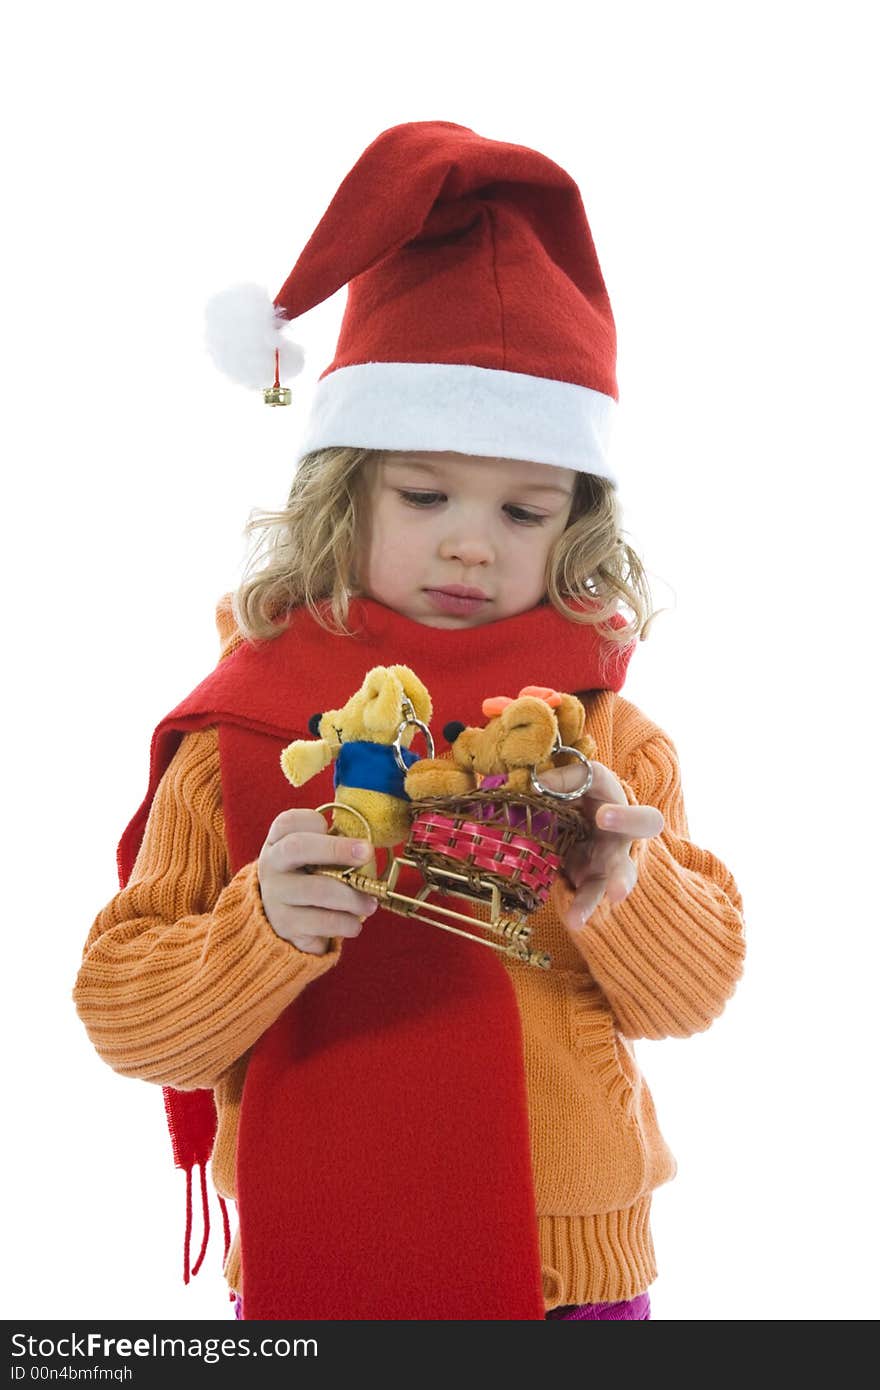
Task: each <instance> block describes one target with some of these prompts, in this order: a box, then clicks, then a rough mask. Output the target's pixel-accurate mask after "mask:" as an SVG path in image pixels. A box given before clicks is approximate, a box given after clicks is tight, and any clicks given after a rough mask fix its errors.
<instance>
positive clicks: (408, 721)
mask: <svg viewBox="0 0 880 1390" xmlns="http://www.w3.org/2000/svg"><path fill="white" fill-rule="evenodd" d="M410 724H414V725H415V726H416V728H417V729H421V731H422V733H423V734H424V735H425V743H426V744H427V746H428V757H429V758H433V756H434V740H433V739H432V737H431V730H430V729H429V728H428V726H427V724H423V723H422V721H421V719H416V717H415V714H413V716H412V718H411V719H404V721H403V723H402V724H401V725H400V727H399V728H398V730H397V737H396V739H395V740H394V744H393V747H394V757H395V759H396V761H397V766H398V767H399V768H400V770H401V772H408V771H409V765H408V763H405V762H404V761H403V758H402V757H401V753H400V737H401V734H402V733H403V731H404V729H406V728H408V727H409V725H410Z"/></svg>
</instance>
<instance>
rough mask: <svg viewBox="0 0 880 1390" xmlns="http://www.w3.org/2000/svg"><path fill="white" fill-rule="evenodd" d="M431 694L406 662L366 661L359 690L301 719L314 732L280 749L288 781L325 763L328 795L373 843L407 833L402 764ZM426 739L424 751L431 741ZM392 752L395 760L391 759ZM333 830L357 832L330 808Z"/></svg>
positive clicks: (426, 716) (425, 719)
mask: <svg viewBox="0 0 880 1390" xmlns="http://www.w3.org/2000/svg"><path fill="white" fill-rule="evenodd" d="M431 714H432V705H431V697H430V695H429V694H428V691H427V690H426V688H425V686H424V685H423V684H422V682H421V681H420V680H419V678H418V676H416V675H415V673H414V672H413V671H411V670H410V668H409V667H408V666H374V667H373V668H372V670H370V671H368V672H367V674H366V676H365V677H364V681H363V684H362V685H361V688H360V689H359V690H358V691H356V692H355V694H354V695H352V696H351V698H350V699H349V700H347V701H346V703H345V704H344V705H342V706H341V708H340V709H330V710H325V711H324V712H323V713H322V714H315V715H313V716H312V718H311V719H310V720H309V728H310V729H311V731H312V733H314V734H316V735H317V736H318V737H317V738H316V740H315V741H314V742H311V741H309V740H306V739H295V740H294V742H293V743H290V744H288V746H287V747H286V748H285V749H284V751H283V753H282V754H281V767H282V769H283V771H284V775H285V776H286V777H287V779H288V781H290V782H292V783H293V785H294V786H295V787H301V786H302V785H303V784H304V783H305V782H308V781H309V780H310V778H312V777H314V776H316V775H317V773H319V772H322V771H323V769H324V768H325V767H327V766H329V764H330V763H331V762H334V761H335V767H334V769H333V795H334V800H335V801H337V802H342V803H343V805H344V806H350V807H351V808H352V810H353V811H358V812H360V815H361V816H363V818H364V820H365V821H366V822H367V825H368V827H369V831H370V837H371V839H372V842H373V844H374V845H382V846H386V847H393V846H395V845H399V844H400V843H402V841H404V840H405V839H406V837H407V834H408V832H409V814H408V807H409V802H408V800H407V796H406V794H405V791H404V768H403V767H401V765H400V763H401V762H403V764H405V766H406V767H409V766H410V765H411V764H413V763H415V762H416V760H417V755H416V754H415V753H413V752H411V751H410V748H409V745H410V744H411V743H412V741H413V738H414V737H415V735H416V733H417V732H418V729H419V727H421V728H422V731H423V732H424V733H425V734H427V725H428V723H429V721H430V719H431ZM428 739H429V751H430V752H433V745H432V744H431V743H430V735H428ZM398 755H399V758H400V761H398ZM332 825H333V828H334V829H335V830H336V831H337V832H338V833H339V834H340V835H352V836H355V837H356V838H358V839H360V838H363V836H364V826H363V822H362V821H361V820H360V819H359V818H358V816H356V815H352V814H350V813H349V812H347V811H346V810H344V809H341V808H339V807H335V808H334V810H333V816H332Z"/></svg>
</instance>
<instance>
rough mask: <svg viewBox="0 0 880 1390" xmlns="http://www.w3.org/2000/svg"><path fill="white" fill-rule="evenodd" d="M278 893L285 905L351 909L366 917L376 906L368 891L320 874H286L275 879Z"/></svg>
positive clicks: (346, 910) (340, 909)
mask: <svg viewBox="0 0 880 1390" xmlns="http://www.w3.org/2000/svg"><path fill="white" fill-rule="evenodd" d="M278 892H279V895H280V898H281V902H282V903H283V904H284V906H285V907H317V908H323V909H324V911H325V912H326V911H329V912H350V913H353V914H354V915H355V917H368V916H369V915H370V913H372V912H375V910H376V908H377V907H378V903H377V901H376V899H375V898H372V897H370V895H369V893H362V892H361V891H360V890H359V889H357V888H352V887H350V886H349V884H347V883H341V882H340V880H339V879H338V878H328V877H326V876H325V875H324V874H322V873H316V874H285V875H283V877H282V878H281V879H280V880H279V881H278Z"/></svg>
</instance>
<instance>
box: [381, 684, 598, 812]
mask: <svg viewBox="0 0 880 1390" xmlns="http://www.w3.org/2000/svg"><path fill="white" fill-rule="evenodd" d="M483 713H484V714H486V715H488V716H489V723H488V724H487V725H486V726H485V728H480V727H467V726H466V725H464V724H461V723H458V722H455V721H453V722H451V723H449V724H447V725H446V726H445V728H444V730H443V736H444V738H445V739H446V740H447V742H448V743H450V744H451V746H452V760H451V761H450V760H449V759H446V758H422V759H420V761H419V762H418V763H415V764H414V765H413V766H412V767H411V768H410V769H409V771H408V772H407V774H406V777H405V778H404V787H405V790H406V793H407V795H408V796H409V797H410V798H411V799H412V800H413V801H420V800H422V799H423V798H425V797H432V796H444V797H448V796H452V797H454V796H466V795H467V793H468V792H470V791H476V790H478V789H480V788H481V787H483V786H486V781H485V780H484V779H489V787H491V788H493V789H494V788H496V787H503V788H505V789H506V790H509V791H518V792H533V791H534V788H533V787H532V783H531V775H532V772H535V773H536V774H540V773H541V772H545V771H547V770H548V769H549V768H551V767H563V766H565V765H566V764H567V763H570V762H576V761H578V759H577V758H576V757H575V755H574V754H573V753H555V752H554V750H555V749H557V748H559V747H560V746H565V747H567V748H572V749H575V750H576V751H577V752H578V753H581V754H582V755H583V756H584V757H586V758H594V757H595V756H596V753H597V751H598V745H597V744H596V741H595V739H594V738H593V737H592V736H591V735H590V734H588V733H587V732H586V728H585V726H586V713H585V711H584V707H583V705H582V704H581V702H580V700H579V699H578V698H577V696H576V695H568V694H562V693H560V692H559V691H557V690H551V689H549V688H548V687H545V686H525V687H524V688H523V689H522V690H521V691H520V692H519V695H518V696H517V697H516V699H511V698H510V697H509V696H503V695H502V696H498V697H495V698H492V699H488V700H484V701H483ZM487 789H488V787H487Z"/></svg>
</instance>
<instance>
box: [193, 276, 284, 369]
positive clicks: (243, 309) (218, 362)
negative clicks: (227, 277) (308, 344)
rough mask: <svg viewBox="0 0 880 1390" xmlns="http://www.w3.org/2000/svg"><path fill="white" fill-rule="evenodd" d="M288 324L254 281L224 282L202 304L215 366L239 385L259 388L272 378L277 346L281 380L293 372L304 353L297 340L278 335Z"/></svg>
mask: <svg viewBox="0 0 880 1390" xmlns="http://www.w3.org/2000/svg"><path fill="white" fill-rule="evenodd" d="M287 323H289V320H288V319H284V318H280V317H279V316H278V315H277V314H276V312H275V305H274V304H273V302H272V299H271V297H270V295H269V292H268V290H265V289H263V288H262V286H260V285H230V287H229V288H228V289H226V290H221V291H220V293H219V294H215V295H213V296H212V298H211V299H209V300H208V302H207V304H206V306H205V345H206V347H207V349H208V352H209V353H210V354H211V357H212V358H213V361H214V364H215V366H217V367H219V368H220V371H221V372H224V373H225V375H226V376H228V377H231V378H232V380H233V381H237V382H239V384H240V385H242V386H250V387H253V388H254V389H255V390H262V389H263V388H264V387H266V386H271V385H272V383H273V382H274V380H275V351H276V349H277V350H278V352H279V354H280V357H279V365H280V371H279V377H280V380H281V382H282V383H283V382H285V381H291V380H292V379H293V378H294V377H295V376H299V374H300V372H301V371H302V369H303V365H304V363H305V353H304V351H303V349H302V348H301V347H300V345H299V343H293V342H291V340H290V339H289V338H285V337H283V336H282V333H281V331H280V330H281V329H282V328H283V327H284V325H285V324H287Z"/></svg>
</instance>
